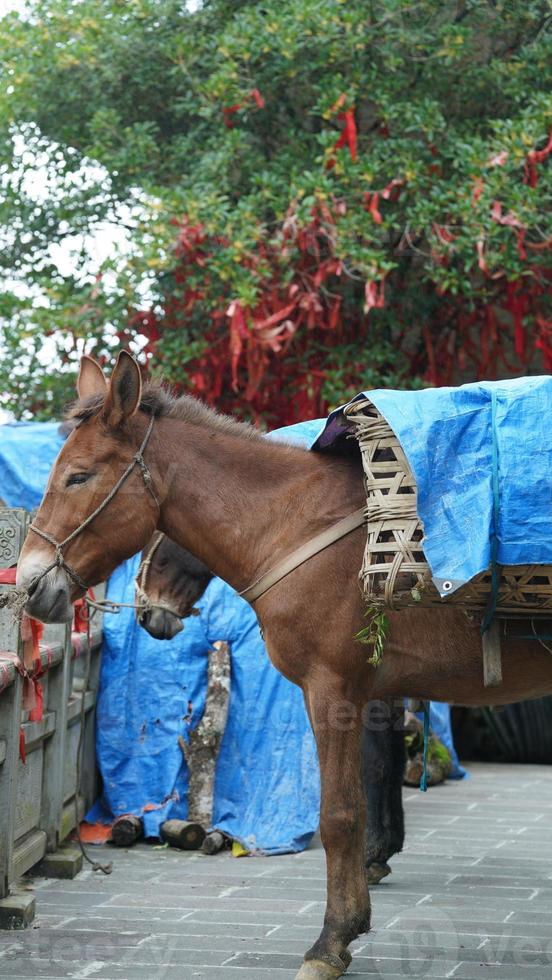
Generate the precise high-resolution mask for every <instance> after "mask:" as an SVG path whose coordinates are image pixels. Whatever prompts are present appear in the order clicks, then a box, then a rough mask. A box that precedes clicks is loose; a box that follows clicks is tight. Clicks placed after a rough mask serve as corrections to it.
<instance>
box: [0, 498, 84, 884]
mask: <svg viewBox="0 0 552 980" xmlns="http://www.w3.org/2000/svg"><path fill="white" fill-rule="evenodd" d="M28 522H29V515H28V514H27V513H26V512H25V511H23V510H17V509H9V508H0V568H8V567H10V566H12V565H13V564H14V563H15V562H16V561H17V558H18V556H19V552H20V550H21V548H22V545H23V541H24V539H25V534H26V531H27V526H28ZM11 587H12V586H10V585H0V591H1V592H4V591H5V590H6V589H10V588H11ZM96 594H97V596H98V597H100V598H101V597H102V595H103V589H99V590H96ZM29 644H30V646H29ZM100 646H101V615H100V613H96V615H95V616H94V618H93V620H92V626H91V636H90V644H89V643H88V638H87V634H86V632H83V633H74V632H73V631H72V629H71V628H70V627H68V626H49V627H46V628H45V630H44V635H43V637H42V639H41V640H40V641H37V639H36V636H35V639H34V642H33V639H32V637H30V638H29V639H27V640H26V641H25V642H24V641H23V640H22V639H21V636H20V631H19V628H18V626H17V624H16V623H15V622H14V620H13V616H12V613H11V611H10V610H9V609H8V608H4V609H0V899H3V898H5V897H6V896H7V895H9V893H10V888H11V886H12V885H13V883H14V882H15V881H16V879H17V878H18V877H19V876H20V875H22V874H24V873H25V872H26V871H28V870H29V868H31V867H33V865H35V864H36V863H37V862H38V861H40V860H41V859H42V858H43V857H44V856H45V855H46V854H47V853H50V852H53V851H55V850H57V848H58V847H59V845H60V843H61V842H62V841H64V840H65V838H67V836H68V835H69V834H70V833H71V831H72V830H73V829H74V827H75V823H76V820H75V796H76V795H77V807H78V813H79V818H82V815H83V814H84V812H85V811H86V809H87V808H88V807H89V806H90V805H91V803H92V802H93V799H94V797H95V795H96V790H97V775H96V762H95V751H94V709H95V704H96V694H97V689H98V679H99V667H100ZM86 675H88V682H87V683H86V690H84V689H83V688H84V686H85V684H84V678H85V676H86ZM83 698H84V731H83V754H82V775H81V785H80V787H79V788H78V789H77V787H76V760H77V749H78V745H79V737H80V731H81V708H82V699H83Z"/></svg>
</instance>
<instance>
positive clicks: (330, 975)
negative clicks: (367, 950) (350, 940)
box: [295, 949, 353, 980]
mask: <svg viewBox="0 0 552 980" xmlns="http://www.w3.org/2000/svg"><path fill="white" fill-rule="evenodd" d="M352 958H353V957H352V956H351V954H350V953H349V950H347V949H346V950H345V951H344V952H343V953H342V954H341V956H332V962H331V963H327V962H325V960H305V962H304V963H303V966H302V967H301V969H300V970H299V973H298V974H297V976H296V977H295V980H337V977H342V976H343V974H344V973H345V970H346V969H347V967H348V966H349V963H350V962H351V960H352Z"/></svg>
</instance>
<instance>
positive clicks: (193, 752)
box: [178, 641, 230, 853]
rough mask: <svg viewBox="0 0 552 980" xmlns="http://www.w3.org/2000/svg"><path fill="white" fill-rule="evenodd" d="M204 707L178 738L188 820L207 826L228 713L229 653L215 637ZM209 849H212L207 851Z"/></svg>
mask: <svg viewBox="0 0 552 980" xmlns="http://www.w3.org/2000/svg"><path fill="white" fill-rule="evenodd" d="M207 678H208V680H207V696H206V700H205V711H204V712H203V717H202V719H201V721H200V722H199V725H198V726H197V728H194V729H193V731H191V732H190V737H189V739H188V741H186V739H184V738H182V736H181V737H180V738H179V739H178V744H179V745H180V748H181V750H182V753H183V755H184V758H185V760H186V764H187V766H188V772H189V789H188V820H190V821H195V822H197V823H199V824H201V825H202V826H203V827H205V828H206V829H209V828H210V827H211V824H212V819H213V787H214V782H215V766H216V762H217V756H218V753H219V748H220V743H221V741H222V736H223V735H224V729H225V727H226V719H227V717H228V701H229V694H230V656H229V647H228V644H227V643H223V642H222V641H219V642H217V643H215V644H214V646H213V649H212V650H211V651H210V653H209V666H208V670H207ZM211 853H212V852H211Z"/></svg>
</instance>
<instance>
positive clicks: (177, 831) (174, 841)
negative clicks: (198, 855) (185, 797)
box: [161, 820, 205, 851]
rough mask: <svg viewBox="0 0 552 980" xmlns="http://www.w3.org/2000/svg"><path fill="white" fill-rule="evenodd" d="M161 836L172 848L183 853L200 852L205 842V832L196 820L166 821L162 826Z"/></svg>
mask: <svg viewBox="0 0 552 980" xmlns="http://www.w3.org/2000/svg"><path fill="white" fill-rule="evenodd" d="M161 836H162V838H163V840H164V841H166V842H167V844H170V845H171V847H178V848H180V850H181V851H198V850H199V848H200V847H201V845H202V844H203V841H204V840H205V831H204V829H203V827H202V826H201V824H199V823H197V822H196V821H194V820H165V823H163V824H161Z"/></svg>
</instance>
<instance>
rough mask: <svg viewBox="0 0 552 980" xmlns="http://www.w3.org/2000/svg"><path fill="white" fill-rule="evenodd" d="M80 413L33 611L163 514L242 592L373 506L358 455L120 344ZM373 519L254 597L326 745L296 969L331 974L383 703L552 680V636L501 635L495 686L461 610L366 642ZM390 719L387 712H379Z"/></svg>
mask: <svg viewBox="0 0 552 980" xmlns="http://www.w3.org/2000/svg"><path fill="white" fill-rule="evenodd" d="M79 391H80V395H81V396H82V397H81V400H80V402H79V403H78V404H77V406H76V408H75V410H74V413H73V417H74V418H75V419H76V420H77V421H78V423H79V424H78V426H77V427H76V428H75V429H74V431H73V432H72V433H71V435H70V436H69V438H68V439H67V442H66V443H65V445H64V446H63V448H62V450H61V452H60V454H59V456H58V458H57V460H56V463H55V465H54V467H53V470H52V473H51V476H50V480H49V483H48V486H47V489H46V493H45V496H44V500H43V502H42V504H41V506H40V508H39V510H38V513H37V515H36V518H35V525H34V532H33V533H30V534H29V536H28V538H27V540H26V542H25V545H24V547H23V551H22V553H21V558H20V563H19V569H18V578H17V582H18V585H19V586H20V587H21V588H24V589H25V588H26V589H27V590H28V591H29V592H30V593H31V594H30V597H29V599H28V603H27V610H28V612H29V614H30V615H32V616H34V617H36V618H38V619H42V620H44V621H45V622H53V621H55V622H57V621H62V620H68V619H69V618H70V616H71V602H72V600H73V599H75V598H76V597H77V596H79V595H82V593H83V590H84V588H85V587H86V586H87V585H93V584H95V583H97V582H100V581H102V580H103V579H105V578H106V576H107V575H109V573H110V572H111V571H113V569H114V568H115V567H116V565H118V564H119V563H120V562H121V561H123V560H124V559H126V558H129V557H130V556H131V555H133V554H135V553H136V552H137V551H140V550H141V549H142V548H143V546H144V545H145V544H146V542H147V541H148V540H149V538H150V536H151V534H152V533H153V531H154V529H156V528H158V529H159V530H162V531H164V532H166V533H168V534H169V535H170V537H171V538H173V540H175V541H176V542H177V544H179V545H181V547H184V548H187V549H188V550H189V551H191V552H192V554H194V555H196V556H197V557H198V558H199V559H201V560H202V561H203V562H204V563H205V564H206V565H207V567H208V568H210V569H211V570H212V571H213V572H214V573H215V574H217V575H219V576H220V577H221V578H223V579H225V580H226V581H227V582H229V583H230V585H232V586H233V587H234V588H235V589H236V590H238V591H240V590H244V589H245V588H246V587H248V586H249V585H250V583H252V582H254V581H255V580H257V579H258V578H259V577H260V576H261V575H262V574H263V573H264V572H265V571H266V570H267V569H268V568H270V567H271V566H272V565H273V564H274V563H275V562H277V561H279V560H280V559H282V558H284V557H285V556H287V555H288V554H289V553H290V552H292V551H293V550H295V549H296V548H297V547H298V546H299V545H301V544H303V543H305V542H307V541H309V540H310V539H311V538H312V537H313V536H315V535H317V534H318V533H319V532H321V531H322V530H323V529H324V528H327V527H328V526H329V525H332V524H333V523H335V522H336V521H338V520H339V519H340V518H343V517H344V516H346V515H347V514H349V513H350V512H352V511H356V510H357V509H358V508H360V507H361V506H362V505H363V504H364V489H363V484H362V479H361V463H360V459H359V458H357V457H356V456H354V455H349V456H347V457H346V458H345V457H340V456H339V455H331V454H330V455H328V454H324V455H323V454H320V453H313V452H308V451H306V450H304V449H299V448H297V447H292V446H286V445H284V444H282V443H279V442H271V441H269V440H266V439H263V438H262V436H260V435H259V434H258V433H257V432H256V430H255V429H253V428H251V427H249V426H247V425H240V424H238V423H236V422H234V421H232V420H230V419H225V418H221V417H220V416H217V415H216V414H215V413H214V412H212V411H210V410H209V409H207V408H205V407H203V406H202V405H200V404H199V403H198V402H196V401H195V400H193V399H191V398H188V397H184V398H181V399H178V400H174V399H172V398H170V397H169V396H168V395H166V394H165V393H164V392H162V391H161V390H160V389H158V388H155V387H151V386H150V387H146V389H145V391H144V392H142V383H141V379H140V371H139V368H138V365H137V364H136V363H135V362H134V360H133V358H132V357H131V356H130V355H129V354H126V353H122V354H121V355H120V356H119V359H118V361H117V365H116V367H115V369H114V371H113V375H112V377H111V382H110V384H109V385H108V384H107V382H106V381H105V379H104V376H103V374H102V372H101V369H100V368H99V366H98V365H96V364H95V363H94V362H93V361H91V360H90V359H85V360H84V362H83V364H82V367H81V376H80V387H79ZM364 543H365V532H364V531H363V530H362V529H361V528H358V529H357V530H355V531H352V532H351V533H350V534H349V535H347V537H343V538H342V539H341V540H339V541H337V542H336V543H335V544H333V545H332V546H331V547H329V548H326V549H325V550H324V551H322V552H320V553H319V554H317V555H316V556H315V557H313V558H312V559H311V560H310V561H308V562H306V563H304V564H303V565H301V566H300V567H299V568H297V569H296V570H295V571H294V572H292V573H291V574H289V575H287V576H286V577H285V578H283V579H282V580H281V581H280V582H278V584H277V585H275V586H274V587H273V588H272V589H270V591H268V592H266V593H265V594H264V595H263V596H262V597H261V598H260V599H258V600H257V601H256V602H255V611H256V613H257V615H258V617H259V620H260V621H261V623H262V626H263V629H264V635H265V640H266V644H267V648H268V651H269V655H270V657H271V660H272V662H273V663H274V665H275V666H276V667H277V668H278V669H279V670H281V671H282V673H283V674H285V676H287V677H288V678H289V679H290V680H292V681H294V682H295V683H296V684H299V685H300V686H301V688H302V689H303V692H304V696H305V703H306V706H307V711H308V713H309V716H310V719H311V722H312V725H313V729H314V733H315V737H316V741H317V746H318V755H319V760H320V770H321V780H322V800H321V814H320V828H321V835H322V841H323V844H324V847H325V850H326V863H327V904H326V913H325V918H324V927H323V929H322V932H321V935H320V937H319V938H318V939H317V941H316V942H315V944H314V946H313V947H312V948H311V949H310V950H309V951H308V952H307V954H306V956H305V962H304V964H303V966H302V968H301V970H300V971H299V974H298V980H307V978H309V980H310V978H312V980H332V978H336V977H338V976H341V974H342V973H343V972H344V971H345V970H346V968H347V966H348V964H349V962H350V954H349V952H348V949H347V947H348V945H349V943H350V942H351V941H352V940H353V939H354V938H355V937H356V936H358V935H359V933H362V932H365V931H367V930H368V928H369V925H370V900H369V895H368V889H367V885H366V874H365V867H364V860H363V836H364V835H363V828H364V810H365V806H364V794H363V791H362V782H361V777H360V771H361V767H360V757H361V734H362V729H363V724H364V723H366V715H365V714H364V709H365V705H366V704H367V702H369V701H371V700H372V699H375V698H389V697H394V696H402V695H408V696H412V697H421V698H431V699H434V700H436V701H451V700H453V701H456V702H460V703H463V704H472V705H477V704H489V703H491V704H498V703H508V702H511V701H516V700H520V699H523V698H530V697H536V696H539V695H544V694H550V693H552V657H551V656H550V654H549V653H548V652H547V651H546V650H545V649H544V648H543V647H542V646H540V645H539V644H538V643H536V642H532V641H527V640H525V639H523V638H521V637H520V638H515V637H513V636H512V635H509V636H507V637H505V638H504V639H503V644H502V645H503V661H504V662H503V683H502V684H501V686H500V687H497V688H489V689H486V688H485V687H484V684H483V672H482V666H481V637H480V632H479V626H478V624H477V623H476V622H470V621H469V620H468V619H467V618H466V616H465V615H464V614H463V613H462V612H461V611H459V610H458V609H455V608H452V607H450V608H449V607H445V608H443V609H441V608H437V609H429V610H427V609H423V608H416V609H411V610H410V609H409V610H404V611H402V612H399V613H396V614H395V613H393V614H392V615H390V616H389V630H388V636H387V641H386V650H385V654H384V656H383V660H382V662H381V663H380V665H379V666H378V667H377V668H373V667H372V666H371V665H369V664H368V663H367V648H366V646H364V645H363V644H361V643H360V642H357V641H356V640H355V635H356V634H357V632H358V631H359V630H360V629H361V628H362V626H363V625H364V622H365V619H364V615H365V609H364V603H363V599H362V596H361V594H360V591H359V587H358V580H357V574H358V569H359V568H360V565H361V560H362V555H363V550H364ZM379 720H380V719H379Z"/></svg>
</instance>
